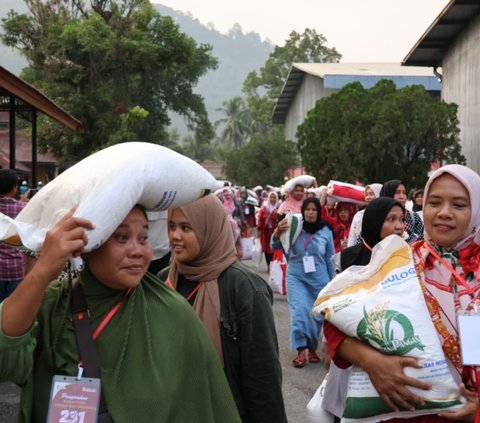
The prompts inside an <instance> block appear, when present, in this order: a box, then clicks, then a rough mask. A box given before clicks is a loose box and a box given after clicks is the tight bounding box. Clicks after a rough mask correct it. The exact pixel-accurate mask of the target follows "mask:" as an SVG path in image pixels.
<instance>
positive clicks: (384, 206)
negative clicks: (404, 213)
mask: <svg viewBox="0 0 480 423" xmlns="http://www.w3.org/2000/svg"><path fill="white" fill-rule="evenodd" d="M400 183H401V182H400ZM397 186H398V185H397ZM395 190H396V187H395ZM393 206H400V207H401V208H402V210H403V206H402V205H401V204H400V203H399V202H398V201H397V200H394V199H393V198H389V197H379V198H375V199H373V200H372V201H370V203H368V205H367V207H366V208H365V212H364V213H363V219H362V240H363V241H365V243H366V244H367V245H368V246H369V247H370V248H373V247H374V246H375V245H377V244H378V243H379V242H380V241H381V238H380V233H381V232H382V227H383V223H384V222H385V218H386V217H387V215H388V213H389V212H390V210H391V209H392V207H393ZM371 256H372V252H371V250H370V249H369V248H367V247H366V246H365V244H364V243H363V242H361V243H360V244H357V245H354V246H352V247H348V248H346V249H345V250H343V251H342V253H341V255H340V266H341V268H342V270H345V269H346V268H347V267H350V266H353V265H356V266H366V265H367V264H368V263H370V258H371Z"/></svg>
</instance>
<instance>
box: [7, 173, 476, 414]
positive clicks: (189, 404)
mask: <svg viewBox="0 0 480 423" xmlns="http://www.w3.org/2000/svg"><path fill="white" fill-rule="evenodd" d="M21 187H22V184H19V181H18V177H17V175H16V173H15V172H14V171H11V170H3V169H2V170H0V212H1V213H3V214H5V215H7V216H9V217H10V218H12V219H13V218H15V217H16V216H17V215H18V213H19V212H20V211H21V210H22V209H23V207H25V204H27V202H28V198H27V196H26V192H24V193H23V195H22V196H21V198H20V195H19V192H20V188H21ZM478 187H480V176H479V175H478V174H477V173H475V172H474V171H473V170H471V169H469V168H467V167H465V166H461V165H446V166H444V167H442V168H440V169H438V170H437V171H435V172H434V173H433V174H432V175H431V176H430V178H429V180H428V182H427V184H426V186H425V187H417V188H415V189H414V190H411V192H410V195H409V194H408V191H407V187H406V185H405V183H404V182H403V181H401V180H390V181H385V182H384V183H383V184H379V183H371V184H368V185H366V186H365V187H364V199H363V201H362V202H359V201H358V200H357V199H355V200H353V199H352V200H351V201H350V200H349V199H348V198H344V199H342V200H341V201H335V202H332V201H330V198H329V191H328V188H327V187H320V188H319V187H317V186H316V181H313V184H312V183H310V185H307V186H306V184H305V183H297V184H293V185H292V186H291V187H290V190H289V191H285V190H282V189H280V188H275V187H273V186H267V187H266V188H263V187H261V186H257V187H254V188H253V189H249V188H247V187H236V186H232V184H230V183H225V186H224V187H223V188H222V189H220V190H219V191H218V192H216V193H214V194H210V195H208V196H206V197H203V198H201V199H198V200H196V201H194V202H192V203H190V204H187V205H185V206H182V207H178V208H173V209H169V210H168V218H167V221H168V224H167V228H166V233H167V236H168V244H169V247H170V249H169V254H171V258H170V259H169V262H167V261H164V262H162V266H161V269H160V268H158V267H156V268H155V271H154V272H153V273H151V271H152V267H150V272H149V271H148V269H149V266H151V261H152V256H153V253H152V249H151V247H150V243H151V241H152V240H151V238H150V239H149V236H150V237H151V234H149V219H148V213H147V212H148V211H146V210H144V209H143V208H142V207H141V206H138V205H137V206H135V207H134V208H133V209H131V210H130V211H129V212H128V213H127V214H126V215H125V216H124V219H123V222H122V223H121V224H120V226H119V227H118V228H117V229H116V230H115V231H114V233H113V234H112V235H111V236H110V237H109V238H108V239H107V240H105V242H104V243H103V244H102V245H101V246H100V248H98V249H96V250H94V251H91V252H85V246H86V244H87V236H86V233H87V232H88V231H89V230H91V229H93V224H92V223H91V222H90V221H88V220H85V219H82V218H79V217H75V210H76V209H75V207H74V208H73V209H72V210H70V211H69V212H68V213H67V214H66V215H65V216H63V217H62V218H61V219H60V220H59V221H58V222H57V223H56V225H55V226H54V227H53V228H51V229H49V230H48V232H47V234H46V238H45V242H44V244H43V247H42V250H41V252H40V254H39V256H38V257H37V258H36V259H35V261H34V262H33V264H32V265H31V266H26V263H25V256H24V254H23V253H22V252H20V251H18V250H16V249H15V248H12V247H9V246H6V245H3V244H2V243H0V271H1V273H0V301H1V303H0V380H2V381H7V380H8V381H13V382H15V383H17V384H19V385H20V386H22V390H23V392H22V397H21V405H20V409H21V410H20V419H19V420H20V421H24V422H34V421H46V420H47V415H48V413H49V405H50V406H51V401H52V400H51V386H52V380H53V378H54V376H55V375H71V376H77V377H78V378H79V379H81V376H82V374H81V372H82V371H83V372H85V373H84V376H87V377H98V378H99V379H100V381H101V390H100V394H99V395H100V401H99V404H100V406H99V416H101V417H100V418H99V421H104V422H105V421H114V422H131V421H134V420H135V419H137V420H138V421H161V422H166V421H168V422H185V421H195V422H236V421H239V422H240V421H242V422H272V423H273V422H279V423H281V422H286V421H287V416H286V412H285V406H284V402H283V396H282V371H281V366H280V359H279V350H278V340H277V335H276V329H275V321H274V316H273V309H272V305H273V300H274V296H273V293H272V290H271V288H270V286H269V285H268V283H267V282H266V281H264V280H263V278H261V277H260V276H259V275H258V274H257V272H255V271H253V270H252V269H251V268H250V267H247V266H245V265H244V264H243V263H242V261H241V259H242V258H245V252H244V251H243V247H242V245H243V244H242V239H252V238H258V239H259V244H260V245H261V249H262V252H263V254H264V258H265V261H266V263H267V266H268V265H270V264H271V262H272V260H273V257H274V254H275V252H276V253H280V254H281V255H283V256H284V259H285V261H286V263H287V267H286V275H285V276H286V292H287V294H286V295H287V302H288V306H289V311H290V335H291V337H290V338H291V339H290V344H291V350H292V352H293V353H294V356H293V359H292V365H293V366H294V367H295V368H301V367H304V366H305V365H307V363H310V364H317V363H320V362H321V361H322V358H321V354H320V347H321V340H322V339H323V340H324V343H325V345H324V348H325V350H326V351H327V353H328V354H327V355H328V360H326V361H327V362H326V363H325V365H327V366H328V367H329V379H328V382H327V385H326V389H325V396H324V401H323V408H324V409H325V410H327V411H328V412H330V413H331V415H332V418H334V419H336V421H340V418H341V417H342V413H343V407H344V405H345V404H344V402H345V400H346V389H347V385H348V377H349V373H348V369H349V368H350V366H351V365H352V364H354V365H356V366H358V367H360V368H362V369H364V370H365V371H366V372H367V373H368V375H369V377H370V379H371V381H372V383H373V385H374V387H375V389H376V390H377V392H378V393H379V395H380V397H381V398H382V400H383V401H384V402H385V404H386V406H388V407H389V408H390V409H392V410H415V407H416V406H422V405H423V404H424V399H423V397H422V395H421V391H422V390H428V389H429V385H428V384H427V383H425V382H424V381H421V380H417V379H414V378H411V377H408V376H407V375H406V373H405V368H406V367H418V366H421V364H420V363H418V362H417V361H416V360H414V359H412V358H409V357H404V356H396V355H385V354H383V353H381V352H379V351H378V350H377V349H375V348H374V347H372V346H371V345H370V344H367V343H365V342H362V341H360V340H358V339H356V338H353V337H349V336H347V335H346V334H344V333H343V332H342V331H341V330H339V329H338V328H336V327H335V326H334V325H333V324H332V323H329V322H328V320H324V319H323V318H317V317H313V316H312V313H311V310H312V307H313V304H314V302H315V300H316V298H317V296H318V294H319V292H320V291H321V290H322V289H323V288H324V287H326V286H327V285H328V283H329V282H330V281H331V280H332V279H333V278H334V277H335V275H336V274H339V273H341V272H342V271H344V270H345V269H347V268H350V267H351V266H367V265H368V264H369V262H370V259H371V255H372V250H373V249H374V248H375V246H376V245H377V244H379V243H380V242H381V241H382V240H384V239H386V238H387V237H389V236H392V235H394V236H399V237H401V238H403V240H404V241H405V242H406V243H407V244H408V245H409V246H410V248H411V251H412V255H413V259H414V262H415V267H416V270H417V272H418V279H419V283H420V285H421V287H422V290H423V293H424V297H425V302H426V304H427V306H428V309H429V312H430V315H431V318H432V321H433V322H434V325H435V328H436V330H437V331H438V337H439V339H440V342H441V344H442V348H443V351H444V353H445V357H446V360H447V362H448V364H449V370H450V373H451V374H452V376H453V378H454V380H455V382H456V383H457V385H458V395H459V397H462V398H463V403H462V406H461V407H459V408H457V409H455V410H450V411H444V412H441V413H440V414H427V415H425V416H421V417H418V416H417V417H414V418H411V419H407V420H410V421H417V422H445V421H452V420H461V421H472V422H473V421H476V422H478V421H479V420H480V411H479V406H478V402H479V399H478V398H479V393H480V380H479V381H478V384H479V385H477V378H478V377H480V373H479V372H478V371H477V368H476V366H475V363H473V365H472V363H468V366H467V365H464V364H463V361H462V354H461V351H462V347H463V341H464V340H462V339H460V337H459V328H458V324H457V318H456V316H457V315H458V314H459V313H467V314H468V313H470V312H472V313H476V312H477V308H478V307H479V306H480V298H479V295H480V281H479V276H480V269H479V264H480V238H479V237H480V235H479V230H480V207H479V204H478V203H479V201H480V197H479V196H478ZM409 197H410V198H409ZM292 215H295V216H297V220H296V221H295V222H299V226H298V227H297V228H293V226H294V225H293V224H292ZM69 257H81V258H82V259H83V262H84V263H85V266H84V269H83V270H82V271H81V272H80V273H79V274H78V275H77V277H76V278H75V279H74V280H73V281H72V280H70V279H69V278H60V277H59V276H60V274H61V273H62V270H63V269H64V267H65V264H66V262H67V261H68V258H69ZM168 257H170V256H168ZM25 269H28V271H26V270H25ZM76 298H80V299H82V301H83V303H82V304H83V305H84V307H85V308H84V309H82V310H81V312H78V310H77V304H76V303H75V301H76ZM85 313H86V315H87V316H88V317H89V319H87V320H89V322H90V325H91V327H90V325H87V328H88V330H89V331H90V332H88V336H87V337H90V338H92V339H93V340H94V350H95V351H94V353H93V359H94V360H93V359H92V358H88V359H87V357H91V354H86V355H85V354H84V352H85V350H84V349H82V347H81V346H80V342H79V341H78V335H79V334H78V332H79V329H77V325H76V323H75V322H76V321H77V320H85V317H84V316H85ZM83 334H84V333H83ZM90 353H91V351H90ZM478 356H479V357H478V358H479V360H478V363H476V364H477V365H480V352H479V353H478ZM92 360H93V361H94V364H95V365H94V366H92ZM85 362H87V363H85ZM85 364H87V365H85ZM95 366H96V368H95ZM80 368H81V369H82V371H79V369H80ZM320 382H321V381H319V383H320ZM126 387H128V389H127V388H126ZM409 388H416V391H412V390H411V389H409ZM477 391H478V393H477ZM475 418H476V419H477V420H475ZM404 420H406V419H402V421H404ZM392 421H396V420H395V419H393V420H392Z"/></svg>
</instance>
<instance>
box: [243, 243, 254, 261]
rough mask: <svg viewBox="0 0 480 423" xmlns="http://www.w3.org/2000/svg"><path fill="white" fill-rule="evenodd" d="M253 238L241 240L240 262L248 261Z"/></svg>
mask: <svg viewBox="0 0 480 423" xmlns="http://www.w3.org/2000/svg"><path fill="white" fill-rule="evenodd" d="M253 246H254V241H253V238H242V251H243V254H242V260H250V259H251V258H252V254H253Z"/></svg>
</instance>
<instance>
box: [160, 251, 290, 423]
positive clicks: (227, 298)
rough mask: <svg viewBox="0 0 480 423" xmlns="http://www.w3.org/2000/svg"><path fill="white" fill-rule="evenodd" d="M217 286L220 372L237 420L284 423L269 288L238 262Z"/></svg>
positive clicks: (161, 275) (162, 275)
mask: <svg viewBox="0 0 480 423" xmlns="http://www.w3.org/2000/svg"><path fill="white" fill-rule="evenodd" d="M168 270H169V269H168V268H167V269H164V270H163V271H162V272H160V273H159V277H160V279H162V280H166V278H167V275H168ZM218 287H219V295H220V314H221V317H220V320H221V322H220V324H221V340H222V349H223V359H224V363H225V368H224V370H225V374H226V376H227V380H228V382H229V384H230V388H231V390H232V392H233V396H234V398H235V402H236V403H237V407H238V410H239V413H240V417H241V418H242V421H243V422H244V423H253V422H265V423H267V422H271V423H283V422H286V421H287V417H286V414H285V407H284V404H283V396H282V370H281V366H280V361H279V355H278V341H277V334H276V330H275V322H274V317H273V310H272V302H273V295H272V291H271V289H270V287H269V286H268V285H267V283H266V282H265V281H264V280H263V279H262V278H261V277H260V276H259V275H257V274H256V273H255V272H253V271H252V270H250V269H249V268H248V267H246V266H245V265H243V264H242V263H240V262H238V261H237V262H236V263H234V264H232V265H230V266H229V267H228V268H227V269H226V270H224V272H223V273H222V274H221V275H220V277H219V279H218Z"/></svg>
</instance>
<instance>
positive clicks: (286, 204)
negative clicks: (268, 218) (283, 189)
mask: <svg viewBox="0 0 480 423" xmlns="http://www.w3.org/2000/svg"><path fill="white" fill-rule="evenodd" d="M304 198H305V187H304V186H303V185H295V186H294V187H293V189H292V191H290V192H288V193H287V198H286V199H285V201H283V202H282V204H280V207H279V209H278V213H279V214H280V215H283V216H281V218H283V217H285V215H287V214H288V213H300V210H301V209H302V203H303V200H304Z"/></svg>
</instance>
